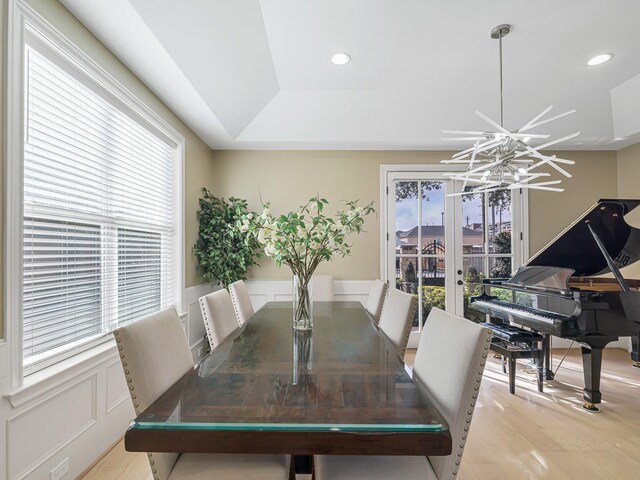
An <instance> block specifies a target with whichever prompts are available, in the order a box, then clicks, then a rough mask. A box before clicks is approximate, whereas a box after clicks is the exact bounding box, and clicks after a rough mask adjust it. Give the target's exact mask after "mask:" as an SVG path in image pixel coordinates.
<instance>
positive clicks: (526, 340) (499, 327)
mask: <svg viewBox="0 0 640 480" xmlns="http://www.w3.org/2000/svg"><path fill="white" fill-rule="evenodd" d="M480 325H482V326H483V327H486V328H490V329H491V331H492V332H493V339H492V340H491V350H492V351H494V352H496V353H498V354H500V355H502V358H503V364H502V371H503V372H504V371H505V364H506V362H507V360H508V362H509V392H510V393H515V391H516V360H517V359H519V358H529V359H533V360H535V363H536V369H537V376H538V378H537V380H538V391H539V392H542V391H543V386H542V375H543V370H544V369H543V359H544V350H543V349H542V347H541V342H542V340H543V337H542V335H540V334H539V333H536V332H531V331H529V330H525V329H524V328H519V327H514V326H513V325H508V324H503V323H488V322H486V323H481V324H480Z"/></svg>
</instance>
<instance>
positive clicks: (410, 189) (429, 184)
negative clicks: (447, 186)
mask: <svg viewBox="0 0 640 480" xmlns="http://www.w3.org/2000/svg"><path fill="white" fill-rule="evenodd" d="M421 184H422V189H421V190H422V192H421V194H422V195H421V196H422V197H424V198H426V199H427V200H429V197H428V195H427V192H429V191H431V190H440V189H442V182H433V181H423V182H421ZM412 198H418V182H396V202H399V201H401V200H408V199H412Z"/></svg>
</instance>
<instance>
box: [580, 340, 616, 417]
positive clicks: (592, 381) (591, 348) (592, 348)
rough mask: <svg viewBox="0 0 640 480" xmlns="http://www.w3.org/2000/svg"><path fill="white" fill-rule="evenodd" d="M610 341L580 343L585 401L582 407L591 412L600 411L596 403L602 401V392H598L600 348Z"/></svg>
mask: <svg viewBox="0 0 640 480" xmlns="http://www.w3.org/2000/svg"><path fill="white" fill-rule="evenodd" d="M610 341H611V340H607V341H602V342H598V345H594V344H593V343H591V342H589V344H588V345H585V344H582V368H583V371H584V385H585V387H584V390H583V396H584V400H585V403H584V405H582V407H583V408H585V409H586V410H589V411H592V412H599V411H600V410H599V409H598V407H597V405H596V404H598V403H600V402H601V401H602V393H600V372H601V370H602V349H603V348H604V347H605V345H606V344H607V343H609V342H610Z"/></svg>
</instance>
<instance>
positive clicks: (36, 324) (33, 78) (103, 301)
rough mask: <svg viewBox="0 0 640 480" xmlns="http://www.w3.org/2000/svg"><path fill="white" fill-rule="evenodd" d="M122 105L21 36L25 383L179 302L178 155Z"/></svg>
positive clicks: (88, 78)
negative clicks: (124, 326)
mask: <svg viewBox="0 0 640 480" xmlns="http://www.w3.org/2000/svg"><path fill="white" fill-rule="evenodd" d="M122 105H123V103H122V102H120V101H119V100H118V99H116V98H115V97H113V96H112V95H111V94H110V93H109V92H107V91H106V90H105V91H102V90H101V86H100V85H98V84H96V82H95V81H94V80H93V79H92V77H91V76H90V75H88V74H86V72H82V71H81V69H80V68H78V66H76V65H72V64H71V63H70V62H69V61H68V60H67V59H66V58H64V57H63V56H61V55H59V53H57V52H56V51H55V49H52V48H50V47H49V46H48V45H46V43H44V42H43V40H42V39H39V38H37V37H36V36H35V35H31V36H28V37H27V43H26V46H25V143H24V218H23V220H24V235H23V245H24V250H23V261H24V263H23V361H24V366H25V372H26V373H28V372H29V371H30V370H36V369H38V368H40V367H41V366H44V365H47V364H50V363H52V362H54V361H57V360H59V359H61V358H64V357H65V356H68V355H70V354H73V353H75V352H77V351H78V349H80V348H86V346H87V342H92V341H94V340H100V339H102V338H105V337H106V334H107V333H109V332H110V331H112V330H113V329H114V328H115V327H117V326H118V325H122V324H123V323H126V322H131V321H135V320H136V319H139V318H141V317H143V316H144V315H147V314H149V313H152V312H155V311H157V310H160V309H162V308H165V307H167V306H170V305H174V304H175V303H176V301H177V298H176V294H175V292H176V285H177V282H178V278H176V277H177V275H176V264H175V261H176V259H175V257H176V255H175V246H176V243H175V242H176V231H177V224H176V222H177V219H176V217H177V215H176V205H175V203H176V199H177V198H178V197H177V195H176V188H177V187H176V182H175V174H174V172H175V168H176V167H175V166H176V161H177V146H176V145H175V144H173V143H172V142H171V141H168V139H167V138H166V137H164V136H163V135H161V134H159V133H158V131H156V129H154V128H153V127H152V126H150V125H148V124H146V123H145V122H144V121H143V120H141V118H142V117H141V116H139V115H137V114H136V112H135V111H128V110H127V109H126V108H122Z"/></svg>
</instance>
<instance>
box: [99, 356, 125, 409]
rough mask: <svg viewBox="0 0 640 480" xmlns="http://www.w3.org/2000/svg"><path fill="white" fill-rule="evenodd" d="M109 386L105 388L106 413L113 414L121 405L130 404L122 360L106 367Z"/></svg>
mask: <svg viewBox="0 0 640 480" xmlns="http://www.w3.org/2000/svg"><path fill="white" fill-rule="evenodd" d="M106 370H107V374H106V377H107V384H106V388H105V392H106V395H105V405H106V413H111V412H112V411H113V410H115V409H116V408H117V407H118V406H119V405H120V404H121V403H123V402H130V401H131V400H130V398H129V389H128V388H127V381H126V379H125V378H124V375H123V373H122V364H121V363H120V359H118V360H116V361H115V362H112V363H110V364H108V365H107V366H106Z"/></svg>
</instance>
